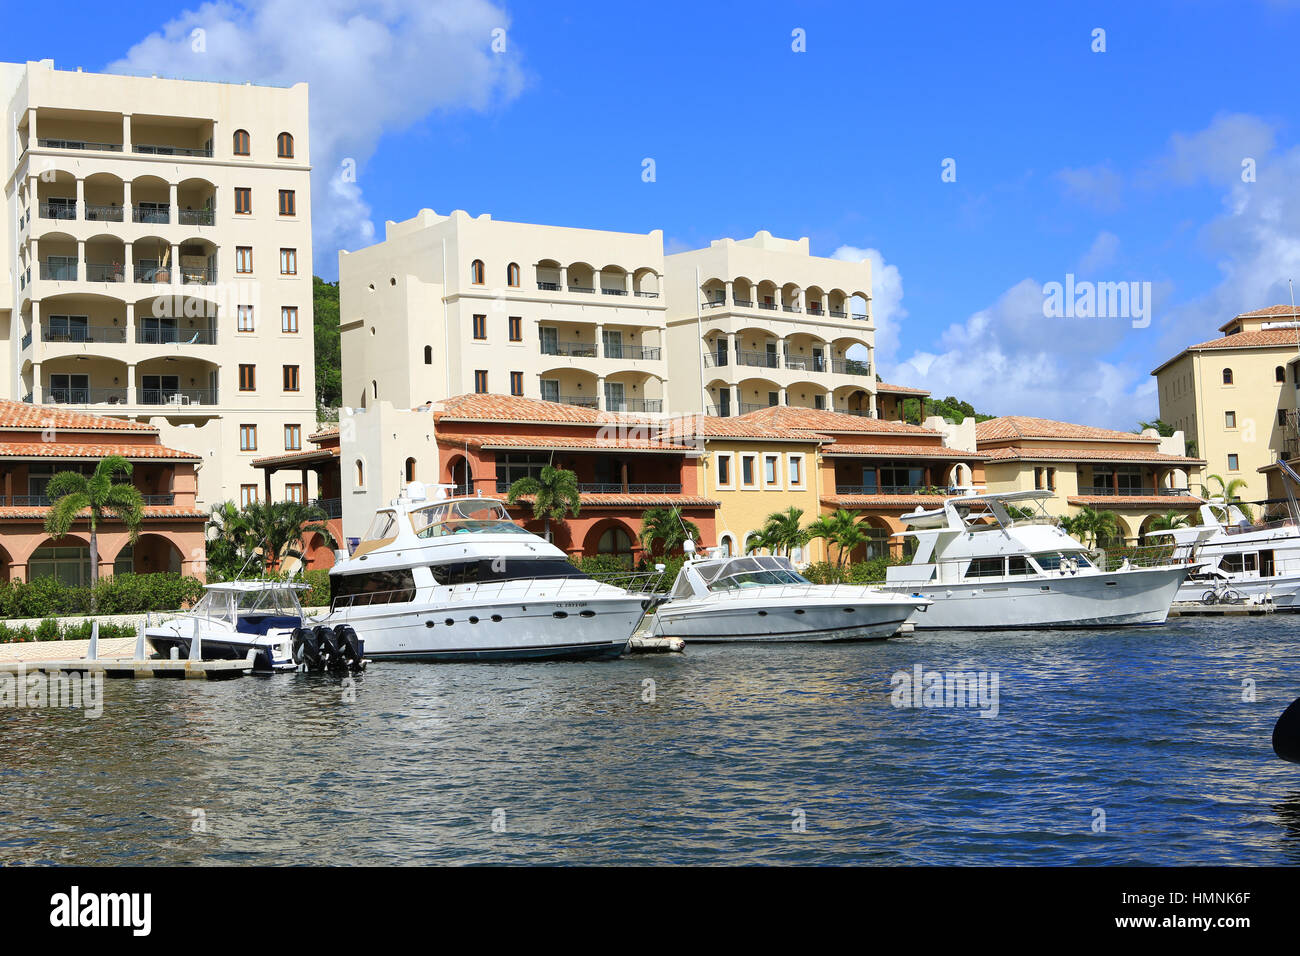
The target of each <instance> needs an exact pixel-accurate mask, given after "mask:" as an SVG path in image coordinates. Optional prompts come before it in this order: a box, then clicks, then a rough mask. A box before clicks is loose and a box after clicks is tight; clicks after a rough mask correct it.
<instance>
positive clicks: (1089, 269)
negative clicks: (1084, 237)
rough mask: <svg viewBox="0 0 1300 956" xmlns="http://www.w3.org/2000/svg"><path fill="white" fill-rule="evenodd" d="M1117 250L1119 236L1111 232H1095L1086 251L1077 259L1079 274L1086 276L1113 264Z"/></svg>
mask: <svg viewBox="0 0 1300 956" xmlns="http://www.w3.org/2000/svg"><path fill="white" fill-rule="evenodd" d="M1117 252H1119V236H1117V235H1115V234H1114V233H1113V232H1105V231H1103V232H1099V233H1097V238H1096V239H1094V240H1093V241H1092V245H1091V246H1089V247H1088V251H1087V252H1085V253H1084V254H1083V258H1082V259H1080V260H1079V268H1078V272H1079V274H1080V275H1083V276H1088V275H1090V274H1092V273H1094V272H1096V271H1097V270H1098V269H1105V268H1106V267H1107V266H1110V265H1114V263H1115V258H1116V253H1117Z"/></svg>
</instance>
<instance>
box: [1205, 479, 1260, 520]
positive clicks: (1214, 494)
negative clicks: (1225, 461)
mask: <svg viewBox="0 0 1300 956" xmlns="http://www.w3.org/2000/svg"><path fill="white" fill-rule="evenodd" d="M1210 482H1214V484H1215V485H1217V486H1218V490H1217V491H1215V490H1213V489H1211V488H1210V486H1209V483H1210ZM1246 486H1247V483H1246V479H1245V478H1231V479H1228V480H1227V481H1224V479H1223V476H1222V475H1206V476H1205V484H1204V485H1202V487H1201V490H1202V492H1204V493H1205V497H1207V498H1218V499H1219V500H1220V501H1222V502H1223V503H1224V504H1225V505H1236V506H1237V508H1239V509H1240V510H1241V513H1242V514H1243V515H1244V516H1245V518H1246V520H1247V521H1254V520H1255V513H1254V511H1252V510H1251V507H1250V505H1248V504H1246V503H1245V502H1244V501H1242V500H1241V494H1240V492H1241V490H1242V489H1243V488H1245V487H1246Z"/></svg>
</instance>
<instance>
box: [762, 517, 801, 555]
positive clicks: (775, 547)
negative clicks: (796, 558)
mask: <svg viewBox="0 0 1300 956" xmlns="http://www.w3.org/2000/svg"><path fill="white" fill-rule="evenodd" d="M801 521H803V509H802V508H796V507H794V506H793V505H791V506H790V507H789V508H787V509H786V510H785V511H776V512H773V513H772V514H770V515H768V516H767V523H766V524H764V525H763V530H762V531H761V532H760V534H761V535H762V537H763V538H764V540H765V542H766V543H765V544H764V547H766V548H767V549H768V550H769V551H771V552H772V553H773V554H785V555H789V554H790V552H791V551H793V550H794V549H795V548H801V547H803V546H804V545H805V544H807V543H808V530H807V529H806V528H803V527H801V526H800V522H801Z"/></svg>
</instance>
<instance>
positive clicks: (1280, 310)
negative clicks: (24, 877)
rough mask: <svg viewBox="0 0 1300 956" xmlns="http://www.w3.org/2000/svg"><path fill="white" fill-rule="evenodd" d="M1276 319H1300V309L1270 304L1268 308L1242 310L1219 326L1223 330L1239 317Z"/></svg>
mask: <svg viewBox="0 0 1300 956" xmlns="http://www.w3.org/2000/svg"><path fill="white" fill-rule="evenodd" d="M1261 318H1265V319H1276V320H1277V321H1279V322H1292V321H1300V310H1297V309H1293V308H1291V306H1289V305H1270V306H1268V307H1267V308H1263V309H1256V310H1255V311H1254V312H1242V313H1241V314H1240V315H1238V316H1236V317H1234V318H1231V319H1229V320H1228V321H1227V322H1224V323H1223V324H1222V325H1221V326H1219V331H1220V332H1223V331H1225V330H1227V329H1228V328H1229V327H1231V326H1232V325H1234V324H1235V323H1236V322H1237V321H1238V320H1239V319H1261Z"/></svg>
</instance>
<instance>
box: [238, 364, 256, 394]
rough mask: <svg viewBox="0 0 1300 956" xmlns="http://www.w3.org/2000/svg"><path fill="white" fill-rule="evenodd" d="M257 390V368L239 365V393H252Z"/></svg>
mask: <svg viewBox="0 0 1300 956" xmlns="http://www.w3.org/2000/svg"><path fill="white" fill-rule="evenodd" d="M256 389H257V366H256V365H241V366H239V390H240V391H241V392H252V391H255V390H256Z"/></svg>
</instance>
